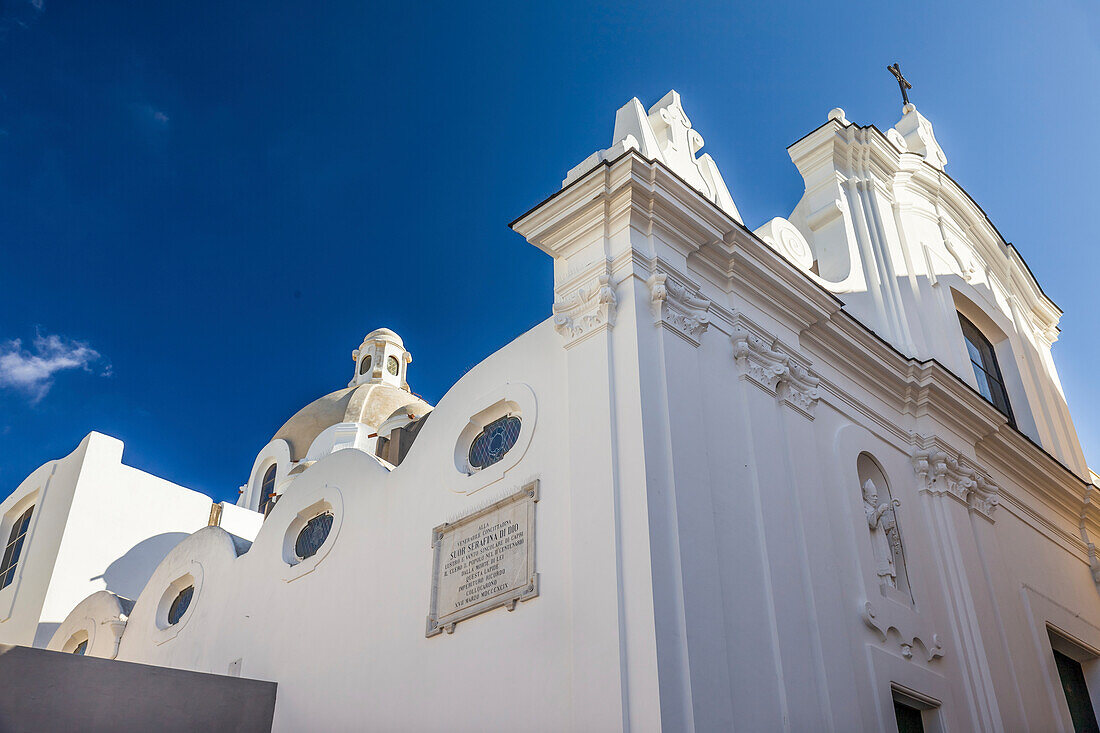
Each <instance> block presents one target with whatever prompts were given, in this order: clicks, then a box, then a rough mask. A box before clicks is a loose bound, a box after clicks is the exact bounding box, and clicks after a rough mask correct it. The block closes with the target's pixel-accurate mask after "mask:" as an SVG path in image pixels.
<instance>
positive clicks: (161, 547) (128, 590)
mask: <svg viewBox="0 0 1100 733" xmlns="http://www.w3.org/2000/svg"><path fill="white" fill-rule="evenodd" d="M187 536H188V535H187V533H186V532H165V533H164V534H158V535H156V536H153V537H150V538H149V539H145V540H142V541H141V542H139V543H137V544H136V545H134V546H133V547H131V548H130V549H129V550H128V551H127V552H126V554H125V555H123V556H122V557H120V558H118V559H117V560H115V561H114V562H112V563H111V564H110V565H108V566H107V569H106V570H104V571H103V575H97V576H95V577H94V578H89V580H102V581H103V582H104V583H106V585H107V590H109V591H111V592H112V593H114V594H116V595H120V596H122V597H123V598H132V599H136V598H137V597H138V596H139V595H140V594H141V591H142V590H144V589H145V584H146V583H148V582H149V578H150V577H151V576H152V575H153V571H154V570H156V569H157V566H158V565H160V562H161V560H163V559H164V556H165V555H167V554H168V551H169V550H171V549H172V548H173V547H175V546H176V545H178V544H179V543H180V542H181V541H182V540H183V539H184V538H185V537H187Z"/></svg>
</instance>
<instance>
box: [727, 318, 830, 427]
mask: <svg viewBox="0 0 1100 733" xmlns="http://www.w3.org/2000/svg"><path fill="white" fill-rule="evenodd" d="M730 338H731V340H732V341H733V358H734V360H735V361H736V362H737V367H738V369H740V370H741V375H742V377H743V378H745V379H748V380H750V381H752V382H755V383H756V384H758V385H759V386H760V387H763V388H764V389H766V390H768V391H769V392H774V393H775V395H776V397H777V398H778V399H779V400H780V401H781V402H783V403H785V404H788V405H790V406H791V407H794V408H795V409H797V410H798V411H800V412H802V413H803V414H805V415H806V417H808V418H810V419H811V420H812V419H813V411H814V406H815V405H816V404H817V400H818V398H819V392H818V385H819V384H820V383H821V380H820V379H819V378H818V377H817V375H815V374H813V372H811V371H810V370H809V369H807V368H806V367H804V366H802V365H801V364H798V363H797V362H795V361H793V360H792V359H791V357H790V355H788V354H786V353H784V352H783V351H781V350H780V349H779V345H778V341H777V340H776V339H774V338H764V337H762V336H760V335H758V334H756V333H753V332H752V331H750V330H749V329H748V328H746V326H745V324H744V323H738V324H737V325H736V326H735V327H734V330H733V336H731V337H730Z"/></svg>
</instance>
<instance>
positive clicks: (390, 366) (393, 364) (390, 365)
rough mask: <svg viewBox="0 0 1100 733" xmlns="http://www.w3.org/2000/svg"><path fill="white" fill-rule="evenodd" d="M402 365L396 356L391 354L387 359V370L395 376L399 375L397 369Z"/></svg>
mask: <svg viewBox="0 0 1100 733" xmlns="http://www.w3.org/2000/svg"><path fill="white" fill-rule="evenodd" d="M400 366H401V365H400V364H398V363H397V357H396V356H390V357H388V358H387V359H386V371H388V372H389V373H390V374H392V375H393V376H395V377H396V376H397V370H398V368H399V367H400Z"/></svg>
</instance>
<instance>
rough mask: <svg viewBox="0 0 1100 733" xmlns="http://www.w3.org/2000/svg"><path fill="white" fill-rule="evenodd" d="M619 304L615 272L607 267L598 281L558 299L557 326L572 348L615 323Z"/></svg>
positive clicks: (556, 308) (556, 305) (556, 306)
mask: <svg viewBox="0 0 1100 733" xmlns="http://www.w3.org/2000/svg"><path fill="white" fill-rule="evenodd" d="M617 305H618V299H617V298H616V296H615V285H614V283H612V282H611V272H610V271H607V270H605V271H604V272H603V273H602V274H600V275H599V276H598V277H597V281H596V283H595V284H590V285H583V286H581V287H579V288H577V289H576V290H575V291H574V292H572V293H570V294H569V295H567V296H566V297H564V298H562V299H561V300H557V301H555V302H554V306H553V312H554V329H555V330H557V332H558V333H560V334H561V335H562V336H563V337H564V338H565V346H566V348H568V347H570V346H572V345H573V344H575V343H577V342H578V341H579V340H581V339H583V338H586V337H588V336H591V335H592V334H593V333H596V332H598V331H601V330H604V329H609V328H611V327H612V326H614V325H615V308H616V306H617Z"/></svg>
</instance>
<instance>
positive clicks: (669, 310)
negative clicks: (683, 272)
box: [646, 272, 711, 346]
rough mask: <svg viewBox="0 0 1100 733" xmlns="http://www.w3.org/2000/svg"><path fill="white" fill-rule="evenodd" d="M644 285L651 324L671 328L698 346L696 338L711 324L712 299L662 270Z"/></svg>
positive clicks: (655, 273) (650, 277)
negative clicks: (646, 291) (650, 313)
mask: <svg viewBox="0 0 1100 733" xmlns="http://www.w3.org/2000/svg"><path fill="white" fill-rule="evenodd" d="M646 284H647V285H649V294H650V305H651V307H652V308H653V317H654V323H655V324H656V325H657V326H658V327H666V328H669V329H671V330H672V331H673V332H674V333H676V334H679V335H680V336H683V337H684V338H685V339H687V340H688V341H689V342H690V343H691V344H692V345H694V346H698V345H699V337H700V336H702V334H703V332H704V331H706V330H707V326H709V325H710V315H709V312H710V304H711V302H710V301H709V300H707V299H706V298H704V297H702V296H700V295H699V294H698V293H693V292H691V291H690V290H688V289H687V288H686V287H684V286H683V285H681V284H680V283H678V282H676V281H675V280H672V279H670V278H669V277H668V275H666V274H665V273H663V272H654V273H653V274H652V275H650V276H649V279H648V280H647V281H646Z"/></svg>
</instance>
